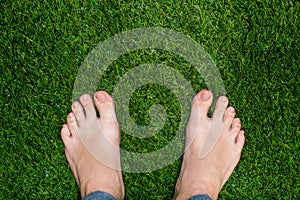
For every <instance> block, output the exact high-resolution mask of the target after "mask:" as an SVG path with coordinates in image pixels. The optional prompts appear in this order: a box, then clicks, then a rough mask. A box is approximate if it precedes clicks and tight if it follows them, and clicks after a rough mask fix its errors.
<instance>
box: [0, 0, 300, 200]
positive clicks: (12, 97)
mask: <svg viewBox="0 0 300 200" xmlns="http://www.w3.org/2000/svg"><path fill="white" fill-rule="evenodd" d="M0 4H1V6H0V47H1V48H0V66H1V69H0V80H1V82H0V84H1V87H0V90H1V97H0V99H1V101H0V105H1V109H0V110H1V115H0V119H1V120H0V122H1V127H0V133H1V137H0V145H1V154H0V155H1V159H0V185H1V190H0V199H76V198H79V192H78V188H77V186H76V183H75V181H74V178H73V176H72V173H71V171H70V169H69V167H68V165H67V162H66V160H65V157H64V154H63V143H62V141H61V139H60V135H59V132H60V128H61V125H62V124H63V123H65V121H66V120H65V118H66V115H67V114H68V112H70V110H71V109H70V105H71V103H72V89H73V84H74V81H75V77H76V74H77V71H78V68H79V66H80V65H81V63H82V62H83V60H84V59H85V57H86V56H87V55H88V53H89V52H90V51H91V50H92V49H93V48H94V47H96V46H97V44H98V43H99V42H101V41H104V40H105V39H108V38H109V37H111V36H113V35H115V34H118V33H120V32H122V31H126V30H130V29H133V28H138V27H166V28H171V29H173V30H176V31H179V32H182V33H184V34H186V35H189V36H190V37H191V38H193V39H194V40H195V41H197V42H198V43H200V44H202V45H203V47H204V48H205V49H206V51H207V52H208V53H209V54H210V55H211V56H212V58H213V60H214V61H215V63H216V65H217V67H218V68H219V70H220V73H221V75H222V78H223V80H224V84H225V87H226V91H227V95H228V97H229V99H230V102H231V103H230V104H231V105H233V106H234V107H235V108H236V110H237V115H238V117H240V118H241V120H242V122H243V129H244V130H245V133H246V144H245V148H244V150H243V154H242V158H241V162H240V163H239V165H238V167H237V168H236V170H235V172H234V173H233V175H232V176H231V178H230V179H229V181H228V183H227V184H226V185H225V187H224V188H223V190H222V192H221V193H220V199H299V198H300V195H299V194H300V191H299V188H300V178H299V154H300V150H299V149H300V146H299V144H300V140H299V137H300V132H299V117H298V116H299V96H300V94H299V90H300V85H299V74H300V66H299V63H300V62H299V52H300V48H299V46H300V44H299V41H300V31H299V24H300V21H299V16H300V3H299V2H298V1H291V0H284V1H279V0H272V1H271V0H264V1H262V0H260V1H243V0H232V1H222V0H220V1H213V0H206V1H185V3H180V2H179V1H174V0H170V1H162V0H161V1H145V0H144V1H140V2H135V1H131V0H129V1H119V2H115V3H112V2H109V1H106V0H105V1H96V0H89V1H84V2H81V1H78V0H71V1H64V2H63V1H38V0H33V1H1V3H0ZM149 62H152V63H164V64H168V65H169V66H172V67H174V68H175V69H178V70H179V71H180V72H181V73H182V74H183V75H184V76H185V77H186V78H187V79H189V80H190V81H191V83H192V85H193V88H194V90H195V91H199V90H201V89H203V88H206V85H205V83H201V84H199V80H202V79H201V75H199V74H197V73H196V72H195V71H193V70H189V69H190V67H189V66H190V65H189V63H187V62H186V61H184V60H182V59H181V58H180V57H179V56H177V55H173V54H171V53H169V52H165V51H156V52H155V53H154V54H153V53H151V50H149V49H148V50H147V49H145V50H140V51H135V52H132V53H130V54H127V55H124V56H122V57H120V58H119V59H118V60H116V61H115V62H114V63H113V64H112V65H111V67H110V70H108V71H107V72H106V74H105V78H104V79H103V80H100V82H99V86H98V89H102V90H106V91H108V92H109V93H111V92H112V90H113V88H114V85H115V84H116V83H117V81H118V79H119V77H120V76H122V74H124V73H126V72H127V71H128V70H129V69H130V68H133V67H136V66H137V64H143V63H149ZM200 82H201V81H200ZM168 92H170V91H168V90H167V89H166V88H164V87H161V86H157V85H149V86H145V87H143V88H141V89H140V90H138V91H136V92H135V93H134V95H133V97H132V99H131V107H130V108H131V113H132V116H133V118H134V119H135V120H136V122H137V123H139V124H147V122H148V120H149V118H148V115H147V112H148V109H149V107H150V106H151V105H152V104H154V103H157V102H160V103H161V104H162V105H167V106H169V107H168V112H167V113H168V121H167V123H166V126H165V127H164V130H162V131H161V132H160V133H159V134H158V135H157V136H156V137H154V138H150V139H144V140H142V139H137V138H132V137H130V136H127V135H126V133H122V136H123V139H122V144H121V145H122V147H123V148H126V149H127V150H131V151H137V152H147V151H153V150H157V149H159V148H161V147H162V146H163V145H165V144H167V143H168V141H170V140H171V139H172V137H173V136H174V133H175V131H176V127H177V126H178V121H179V120H178V119H179V118H178V113H179V111H178V103H177V102H176V99H173V98H170V97H172V94H171V93H170V94H169V95H165V94H164V93H168ZM162 94H164V95H162ZM145 97H148V98H146V101H144V100H143V99H142V98H145ZM166 97H169V99H168V98H166ZM164 136H165V137H164ZM180 164H181V160H180V159H178V160H177V161H176V162H174V163H173V164H172V165H170V166H168V167H165V168H163V169H161V170H158V171H154V172H149V173H143V174H133V173H124V181H125V185H126V198H127V199H171V197H172V195H173V192H174V185H175V183H176V179H177V176H178V173H179V169H180Z"/></svg>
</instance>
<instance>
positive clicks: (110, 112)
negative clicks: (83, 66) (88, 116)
mask: <svg viewBox="0 0 300 200" xmlns="http://www.w3.org/2000/svg"><path fill="white" fill-rule="evenodd" d="M94 99H95V105H96V107H97V109H98V111H99V114H100V119H107V120H112V121H115V120H116V119H117V118H116V113H115V107H114V102H113V99H112V97H111V96H110V95H109V94H108V93H107V92H105V91H98V92H96V93H95V95H94Z"/></svg>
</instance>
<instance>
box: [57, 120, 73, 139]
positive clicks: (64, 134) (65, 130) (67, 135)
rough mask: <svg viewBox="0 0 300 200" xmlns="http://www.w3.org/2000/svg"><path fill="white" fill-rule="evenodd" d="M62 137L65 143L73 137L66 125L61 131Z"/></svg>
mask: <svg viewBox="0 0 300 200" xmlns="http://www.w3.org/2000/svg"><path fill="white" fill-rule="evenodd" d="M60 136H61V138H62V140H63V142H64V143H66V142H67V140H68V139H70V137H71V136H72V135H71V132H70V130H69V129H68V126H67V125H66V124H64V125H63V127H62V129H61V131H60Z"/></svg>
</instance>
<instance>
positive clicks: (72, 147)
mask: <svg viewBox="0 0 300 200" xmlns="http://www.w3.org/2000/svg"><path fill="white" fill-rule="evenodd" d="M94 102H95V105H96V107H97V109H98V111H99V113H100V118H98V117H97V116H96V111H95V107H94V103H93V101H92V99H91V97H90V96H89V95H87V94H86V95H82V96H81V97H80V103H79V102H74V103H73V105H72V111H73V112H71V113H70V114H69V115H68V117H67V124H65V125H64V126H63V128H62V130H61V137H62V140H63V142H64V145H65V154H66V157H67V160H68V162H69V165H70V167H71V170H72V172H73V174H74V176H75V179H76V182H77V184H78V186H79V188H80V193H81V196H82V198H83V197H85V196H86V195H88V194H89V193H91V192H95V191H97V190H100V191H103V192H107V193H109V194H111V195H112V196H114V197H115V198H117V199H124V185H123V179H122V173H121V167H120V150H119V144H120V132H119V127H118V122H117V119H116V115H115V111H114V103H113V100H112V98H111V96H110V95H109V94H107V93H106V92H104V91H100V92H97V93H95V95H94Z"/></svg>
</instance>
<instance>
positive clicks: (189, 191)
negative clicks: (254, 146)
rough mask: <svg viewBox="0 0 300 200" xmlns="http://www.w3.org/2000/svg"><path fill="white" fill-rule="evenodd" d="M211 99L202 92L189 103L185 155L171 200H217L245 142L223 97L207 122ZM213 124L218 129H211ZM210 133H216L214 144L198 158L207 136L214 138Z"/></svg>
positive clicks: (238, 125) (238, 124)
mask: <svg viewBox="0 0 300 200" xmlns="http://www.w3.org/2000/svg"><path fill="white" fill-rule="evenodd" d="M212 96H213V95H212V93H211V92H210V91H207V90H203V91H201V92H199V93H198V94H197V95H196V96H195V97H194V99H193V102H192V109H191V114H190V119H189V122H188V124H187V128H186V151H185V153H184V156H183V162H182V167H181V172H180V175H179V178H178V180H177V183H176V191H175V196H174V199H188V198H190V197H192V196H194V195H197V194H207V195H208V196H210V197H211V198H212V199H217V197H218V193H219V192H220V190H221V189H222V187H223V185H224V184H225V182H226V181H227V180H228V178H229V177H230V175H231V174H232V172H233V170H234V168H235V167H236V165H237V163H238V162H239V160H240V156H241V151H242V148H243V146H244V141H245V137H244V131H242V130H241V122H240V120H239V119H238V118H235V111H234V108H233V107H229V108H227V105H228V99H227V98H226V97H220V98H219V99H218V101H217V104H216V108H215V111H214V114H213V117H212V118H208V117H207V113H208V111H209V109H210V106H211V104H212ZM218 121H219V122H218ZM215 124H218V126H217V127H211V125H215ZM214 128H216V129H217V130H214ZM214 131H218V132H219V137H218V139H217V141H216V144H215V145H214V146H213V148H212V149H211V151H210V152H209V154H208V155H207V156H205V157H203V158H200V152H201V151H202V150H203V149H202V148H203V146H204V141H207V140H206V139H207V137H209V136H208V132H209V134H212V135H218V133H217V132H216V133H214ZM188 144H190V146H188Z"/></svg>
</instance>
